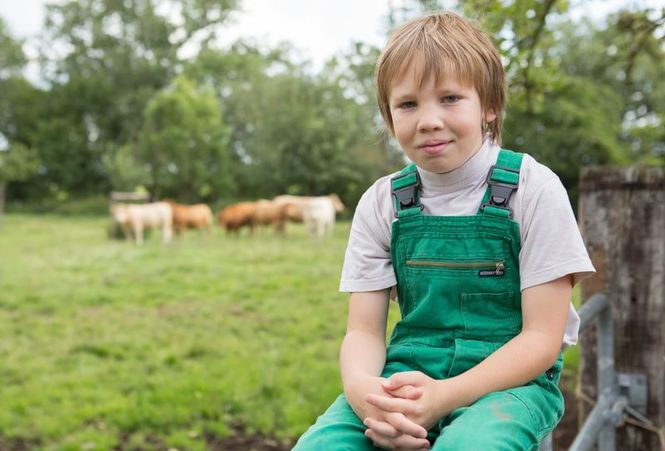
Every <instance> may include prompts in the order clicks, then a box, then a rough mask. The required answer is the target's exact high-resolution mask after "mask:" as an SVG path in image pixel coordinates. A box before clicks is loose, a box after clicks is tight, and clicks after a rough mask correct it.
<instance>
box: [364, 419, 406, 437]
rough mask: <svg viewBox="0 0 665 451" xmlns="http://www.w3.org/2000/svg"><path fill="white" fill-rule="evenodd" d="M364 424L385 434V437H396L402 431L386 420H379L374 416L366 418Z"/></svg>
mask: <svg viewBox="0 0 665 451" xmlns="http://www.w3.org/2000/svg"><path fill="white" fill-rule="evenodd" d="M363 424H364V425H365V426H366V427H368V428H369V429H372V430H374V431H376V432H377V433H379V434H381V435H383V436H384V437H389V438H395V437H397V436H398V435H400V433H399V432H397V429H395V428H394V427H393V426H392V425H391V424H390V423H387V422H385V421H379V420H375V419H373V418H365V421H363Z"/></svg>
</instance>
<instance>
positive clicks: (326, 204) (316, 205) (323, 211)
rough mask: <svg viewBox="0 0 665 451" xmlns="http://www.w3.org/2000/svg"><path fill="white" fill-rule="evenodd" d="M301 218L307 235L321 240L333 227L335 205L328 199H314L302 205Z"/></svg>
mask: <svg viewBox="0 0 665 451" xmlns="http://www.w3.org/2000/svg"><path fill="white" fill-rule="evenodd" d="M302 217H303V222H304V223H305V227H306V228H307V231H308V232H309V234H310V235H311V236H315V237H317V238H321V237H322V236H323V235H325V233H326V232H328V233H330V234H332V231H333V228H334V227H335V205H334V203H333V201H332V200H331V199H330V198H328V197H314V198H312V199H310V200H309V201H308V202H307V203H305V204H304V205H303V209H302Z"/></svg>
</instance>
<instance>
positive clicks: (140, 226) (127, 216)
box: [111, 202, 173, 244]
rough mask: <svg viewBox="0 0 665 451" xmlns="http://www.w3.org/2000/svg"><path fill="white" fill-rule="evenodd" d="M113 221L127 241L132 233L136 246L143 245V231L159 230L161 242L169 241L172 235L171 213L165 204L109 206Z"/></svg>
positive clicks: (115, 204) (117, 204)
mask: <svg viewBox="0 0 665 451" xmlns="http://www.w3.org/2000/svg"><path fill="white" fill-rule="evenodd" d="M111 216H112V217H113V220H114V221H116V222H117V223H118V224H120V225H121V226H122V231H123V232H124V234H125V238H126V239H127V240H131V238H132V232H133V233H134V240H135V241H136V244H143V230H144V229H146V228H161V229H162V242H163V243H164V244H166V243H168V242H170V241H171V236H172V235H173V229H172V223H173V211H172V210H171V206H170V205H169V204H167V203H166V202H155V203H152V204H120V203H113V204H111Z"/></svg>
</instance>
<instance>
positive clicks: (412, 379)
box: [383, 371, 422, 390]
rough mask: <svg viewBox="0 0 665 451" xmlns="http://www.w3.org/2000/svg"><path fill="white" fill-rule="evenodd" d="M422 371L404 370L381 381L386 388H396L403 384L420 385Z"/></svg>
mask: <svg viewBox="0 0 665 451" xmlns="http://www.w3.org/2000/svg"><path fill="white" fill-rule="evenodd" d="M421 376H422V373H421V372H420V371H406V372H404V373H395V374H393V375H392V376H390V377H389V378H388V379H386V380H385V381H383V387H384V388H385V389H386V390H397V389H398V388H400V387H403V386H404V385H413V386H420V385H422V377H421Z"/></svg>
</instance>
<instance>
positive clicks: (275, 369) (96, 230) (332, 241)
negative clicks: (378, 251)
mask: <svg viewBox="0 0 665 451" xmlns="http://www.w3.org/2000/svg"><path fill="white" fill-rule="evenodd" d="M108 225H109V224H108V220H107V219H106V218H105V217H99V216H98V217H95V216H76V215H74V216H62V215H34V214H20V213H13V214H9V215H8V216H6V218H5V221H4V223H3V224H2V228H0V259H1V260H0V399H1V400H2V409H0V449H12V448H21V449H25V448H30V449H57V450H61V449H62V450H68V449H71V450H79V449H87V450H93V449H102V450H104V449H113V448H122V449H136V450H139V449H169V448H174V449H187V450H204V449H206V448H207V441H208V440H210V439H211V437H224V436H227V435H229V434H231V433H233V430H234V429H233V428H234V427H236V426H237V425H242V426H243V427H245V428H246V430H247V431H248V432H249V433H254V432H256V433H261V434H265V435H269V436H272V437H276V438H277V439H279V440H281V441H283V442H284V443H289V442H290V441H291V440H293V439H294V438H295V437H297V436H298V435H299V434H300V433H301V432H302V431H303V430H304V429H305V428H306V427H307V426H308V425H309V424H311V422H312V421H313V420H314V419H315V418H316V416H317V415H318V414H320V413H321V411H322V409H323V408H325V407H326V406H327V405H328V404H329V403H330V402H331V401H332V400H333V399H334V398H335V397H336V396H337V395H338V394H339V392H340V390H341V384H340V381H339V374H338V365H337V354H338V349H339V345H340V343H341V339H342V337H343V333H344V329H345V325H346V313H347V296H346V295H345V294H343V293H339V292H338V291H337V287H338V283H339V275H340V270H341V265H342V261H343V256H344V250H345V248H346V239H347V236H348V228H349V223H348V222H342V223H338V224H337V226H336V229H335V232H334V235H333V236H332V237H329V238H327V239H323V240H314V239H310V238H309V237H308V236H307V235H306V233H305V230H304V228H303V227H302V226H298V225H289V228H288V230H287V235H286V236H285V237H275V236H274V235H273V234H272V232H271V231H268V230H264V231H263V232H262V233H261V234H259V235H258V236H255V237H251V236H248V235H247V234H246V231H245V232H243V234H242V235H241V236H239V237H229V236H226V235H225V234H224V233H222V232H221V231H220V230H219V229H215V230H214V231H213V234H212V235H211V236H199V235H198V234H197V233H195V232H193V231H190V232H188V233H187V234H186V235H185V237H184V238H183V239H181V240H176V241H175V242H173V243H172V244H171V245H169V246H163V245H161V243H160V242H159V239H158V234H156V233H153V234H152V235H151V236H150V238H149V239H148V240H147V241H146V244H145V245H144V246H142V247H137V246H134V245H133V244H130V243H126V242H122V241H113V240H109V239H108V238H107V229H108ZM391 306H392V308H391V317H390V318H391V319H390V322H391V324H394V322H395V321H396V319H397V309H396V308H395V305H394V303H391ZM573 352H577V348H572V350H571V351H568V352H567V353H566V365H567V366H568V367H569V369H568V370H570V369H572V370H573V371H574V368H576V357H575V356H574V355H573V354H572V353H573ZM568 370H567V371H568Z"/></svg>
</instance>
